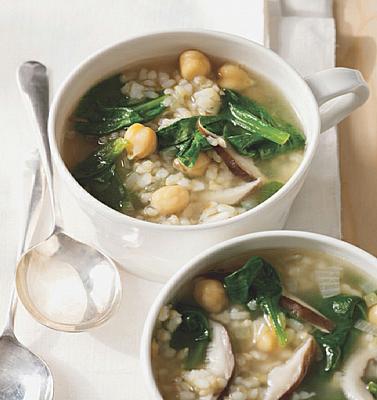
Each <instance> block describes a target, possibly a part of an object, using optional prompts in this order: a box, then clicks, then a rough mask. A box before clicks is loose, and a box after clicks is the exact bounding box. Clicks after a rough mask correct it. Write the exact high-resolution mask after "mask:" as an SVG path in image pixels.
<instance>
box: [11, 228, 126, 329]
mask: <svg viewBox="0 0 377 400" xmlns="http://www.w3.org/2000/svg"><path fill="white" fill-rule="evenodd" d="M16 287H17V292H18V296H19V298H20V300H21V302H22V303H23V305H24V306H25V308H26V309H27V310H28V311H29V312H30V314H32V316H33V317H34V318H36V319H37V320H38V321H39V322H40V323H42V324H43V325H46V326H48V327H49V328H52V329H56V330H60V331H66V332H80V331H84V330H87V329H90V328H94V327H96V326H99V325H101V324H103V323H104V322H106V321H107V320H108V319H109V318H110V317H111V316H112V315H113V314H114V312H115V311H116V309H117V306H118V305H119V302H120V299H121V285H120V280H119V275H118V271H117V269H116V266H115V265H114V264H113V262H112V261H111V260H110V259H109V258H108V257H106V256H105V255H103V254H102V253H100V252H99V251H97V250H95V249H93V248H92V247H90V246H88V245H86V244H84V243H81V242H78V241H76V240H74V239H72V238H70V237H69V236H67V235H66V234H65V233H64V232H62V231H58V232H56V233H55V234H53V235H52V236H50V237H49V238H48V239H47V240H45V241H43V242H42V243H40V244H38V245H36V246H35V247H33V248H32V249H30V250H29V251H28V252H27V253H25V254H24V255H23V256H22V257H21V259H20V261H19V263H18V266H17V273H16Z"/></svg>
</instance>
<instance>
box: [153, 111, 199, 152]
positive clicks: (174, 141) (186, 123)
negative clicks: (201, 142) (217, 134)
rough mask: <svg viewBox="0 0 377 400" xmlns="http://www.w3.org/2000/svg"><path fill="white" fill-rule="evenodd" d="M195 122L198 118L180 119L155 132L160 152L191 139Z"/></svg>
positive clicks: (194, 129)
mask: <svg viewBox="0 0 377 400" xmlns="http://www.w3.org/2000/svg"><path fill="white" fill-rule="evenodd" d="M197 120H198V117H190V118H182V119H180V120H178V121H176V122H174V123H173V124H171V125H168V126H166V127H164V128H160V129H159V130H158V131H157V136H158V146H159V148H160V150H162V149H164V148H166V147H170V146H176V145H179V144H182V143H183V142H185V141H187V140H189V139H192V137H193V135H194V133H195V131H196V122H197Z"/></svg>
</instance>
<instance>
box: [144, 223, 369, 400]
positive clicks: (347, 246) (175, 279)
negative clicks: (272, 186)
mask: <svg viewBox="0 0 377 400" xmlns="http://www.w3.org/2000/svg"><path fill="white" fill-rule="evenodd" d="M268 238H276V239H277V240H276V243H277V245H276V248H279V244H278V243H279V238H283V239H284V238H293V239H306V240H308V241H309V242H318V243H322V244H323V245H325V246H326V247H327V248H328V249H331V248H332V249H335V248H338V249H343V250H344V251H345V253H346V254H352V253H353V254H354V255H355V256H356V258H357V259H360V264H353V265H354V266H355V267H356V269H358V270H362V271H364V272H366V271H365V270H364V269H363V268H362V267H361V266H360V265H361V264H362V262H363V260H368V261H369V262H370V263H371V264H372V263H374V264H376V266H377V258H376V257H375V256H373V255H372V254H370V253H368V252H367V251H365V250H363V249H361V248H359V247H357V246H355V245H353V244H351V243H348V242H345V241H343V240H341V239H336V238H334V237H331V236H327V235H323V234H319V233H314V232H307V231H295V230H280V231H279V230H274V231H262V232H255V233H249V234H246V235H242V236H237V237H235V238H232V239H229V240H226V241H224V242H221V243H217V244H215V245H214V246H212V247H210V248H209V249H207V250H204V251H203V252H201V253H199V254H198V255H197V256H195V257H194V258H192V259H191V260H190V261H189V262H187V263H186V264H185V265H184V266H183V267H182V268H180V269H179V270H178V271H177V272H176V273H175V274H174V275H173V276H172V277H171V278H170V279H169V280H168V282H167V283H166V284H165V285H164V287H163V288H162V290H161V291H160V292H159V294H158V295H157V297H156V298H155V299H154V301H153V303H152V305H151V307H150V309H149V312H148V315H147V317H146V319H145V322H144V328H143V333H142V336H141V342H140V357H139V359H140V362H141V368H142V370H143V374H144V378H145V379H146V380H147V382H148V386H149V387H148V389H149V391H150V392H151V393H153V395H154V396H155V398H156V399H157V398H158V399H162V397H161V394H160V392H159V390H158V386H157V384H156V381H155V379H154V376H153V370H152V364H151V342H152V336H153V330H154V326H155V322H156V318H157V316H158V313H159V312H160V309H161V307H162V306H163V305H165V303H166V301H167V300H168V298H169V296H170V294H171V292H172V291H173V290H174V289H175V287H176V286H177V285H179V284H180V282H181V281H182V280H183V279H184V277H185V276H186V274H187V273H188V272H189V271H191V270H192V269H195V267H196V266H198V265H199V264H200V263H201V262H202V261H203V260H204V259H205V258H207V257H209V256H211V255H213V254H215V253H217V252H219V251H220V250H222V251H223V250H224V249H227V248H231V247H233V246H234V245H236V244H239V243H244V242H250V241H254V240H258V239H268ZM366 273H367V274H368V273H369V274H371V275H372V274H373V273H370V272H366ZM374 274H375V275H376V278H377V270H376V271H375V272H374Z"/></svg>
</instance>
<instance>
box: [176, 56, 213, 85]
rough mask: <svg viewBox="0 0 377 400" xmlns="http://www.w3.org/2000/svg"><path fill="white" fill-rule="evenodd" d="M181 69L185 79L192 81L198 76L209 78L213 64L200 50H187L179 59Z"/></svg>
mask: <svg viewBox="0 0 377 400" xmlns="http://www.w3.org/2000/svg"><path fill="white" fill-rule="evenodd" d="M179 67H180V70H181V75H182V77H183V78H184V79H187V80H189V81H191V80H192V79H193V78H195V77H196V76H201V75H202V76H208V75H209V73H210V72H211V63H210V62H209V59H208V57H207V56H206V55H205V54H203V53H201V52H200V51H198V50H186V51H184V52H183V53H182V54H181V55H180V57H179Z"/></svg>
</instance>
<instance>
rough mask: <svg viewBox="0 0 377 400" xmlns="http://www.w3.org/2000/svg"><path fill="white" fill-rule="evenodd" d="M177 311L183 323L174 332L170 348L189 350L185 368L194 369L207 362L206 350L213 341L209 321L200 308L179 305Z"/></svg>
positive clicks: (176, 307)
mask: <svg viewBox="0 0 377 400" xmlns="http://www.w3.org/2000/svg"><path fill="white" fill-rule="evenodd" d="M175 309H176V310H177V311H178V312H179V313H180V314H181V315H182V322H181V324H180V325H179V326H178V328H177V329H176V330H175V331H174V332H173V334H172V337H171V340H170V346H171V347H172V348H173V349H175V350H181V349H184V348H188V349H189V352H188V355H187V358H186V360H185V368H186V369H193V368H196V367H198V366H199V365H201V364H202V363H203V362H204V360H205V355H206V350H207V347H208V344H209V343H210V341H211V329H210V326H209V321H208V318H207V316H206V314H205V313H204V312H203V311H202V309H200V308H199V307H195V306H191V305H187V304H182V303H179V304H176V306H175Z"/></svg>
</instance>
